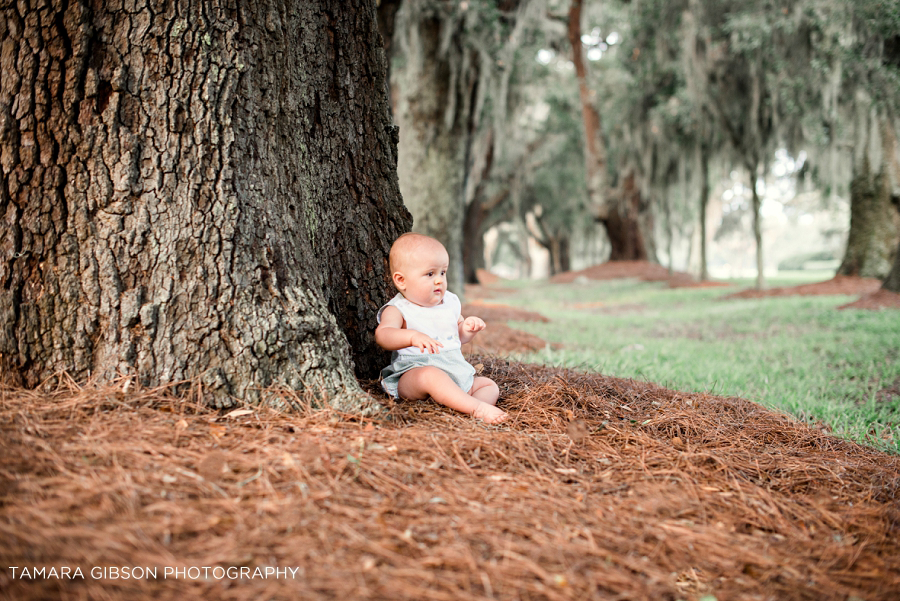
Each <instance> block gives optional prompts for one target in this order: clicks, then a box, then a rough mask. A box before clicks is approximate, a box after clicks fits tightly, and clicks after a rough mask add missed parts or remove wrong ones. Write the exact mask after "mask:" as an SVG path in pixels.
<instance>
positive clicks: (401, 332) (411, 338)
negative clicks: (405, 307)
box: [375, 307, 444, 353]
mask: <svg viewBox="0 0 900 601" xmlns="http://www.w3.org/2000/svg"><path fill="white" fill-rule="evenodd" d="M375 342H376V343H378V346H380V347H381V348H383V349H384V350H386V351H397V350H400V349H402V348H406V347H408V346H417V347H419V348H420V349H422V352H423V353H424V352H426V351H427V352H429V353H439V352H441V351H440V350H439V349H438V347H442V346H444V345H443V344H441V343H440V342H438V341H437V340H434V339H433V338H431V337H430V336H426V335H425V334H423V333H422V332H419V331H418V330H409V329H407V328H404V327H403V314H402V313H400V309H398V308H397V307H385V309H384V311H382V312H381V323H380V324H378V327H377V328H375Z"/></svg>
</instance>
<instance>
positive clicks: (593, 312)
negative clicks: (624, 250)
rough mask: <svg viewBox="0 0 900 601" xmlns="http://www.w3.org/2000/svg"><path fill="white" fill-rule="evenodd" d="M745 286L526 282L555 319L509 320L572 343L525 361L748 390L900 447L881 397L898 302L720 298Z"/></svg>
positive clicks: (889, 403) (897, 370)
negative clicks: (887, 305)
mask: <svg viewBox="0 0 900 601" xmlns="http://www.w3.org/2000/svg"><path fill="white" fill-rule="evenodd" d="M792 282H793V280H784V281H779V282H777V283H778V284H779V285H786V284H791V283H792ZM797 283H799V280H798V282H797ZM741 284H743V282H741ZM520 285H521V284H520ZM737 289H739V286H735V287H732V288H678V289H672V288H668V287H667V286H666V285H665V284H664V283H658V282H642V281H639V280H636V279H620V280H607V281H598V282H594V281H592V282H586V283H572V284H562V285H553V284H538V285H535V286H531V287H526V286H522V287H521V288H520V290H519V293H518V294H515V295H510V296H509V297H508V298H505V299H504V301H505V302H508V303H509V304H510V305H514V306H517V307H521V308H524V309H529V310H533V311H538V312H540V313H542V314H544V315H546V316H547V317H549V318H550V319H551V320H552V321H551V322H549V323H524V322H513V323H512V324H510V325H512V326H513V327H516V328H519V329H522V330H525V331H527V332H530V333H532V334H535V335H537V336H540V337H541V338H543V339H545V340H547V341H548V342H551V343H560V344H562V345H564V346H563V348H559V349H553V348H550V347H548V348H546V349H544V350H542V351H539V352H537V353H533V354H529V355H523V356H521V357H519V358H521V359H522V360H525V361H535V362H540V363H544V364H547V365H555V366H567V367H575V368H579V369H585V370H596V371H599V372H601V373H603V374H606V375H612V376H617V377H625V378H635V379H639V380H648V381H653V382H656V383H658V384H661V385H664V386H667V387H670V388H673V389H676V390H682V391H694V392H711V393H715V394H718V395H724V396H739V397H743V398H747V399H750V400H753V401H756V402H759V403H761V404H763V405H765V406H767V407H772V408H777V409H781V410H784V411H787V412H789V413H791V414H792V415H794V416H796V417H797V418H799V419H802V420H805V421H808V422H809V423H812V424H816V425H818V426H820V427H823V428H827V429H831V430H833V431H834V433H835V434H837V435H840V436H844V437H847V438H850V439H853V440H857V441H861V442H865V443H867V444H870V445H873V446H875V447H878V448H883V449H888V450H892V451H893V452H898V451H900V398H898V397H897V396H893V395H891V394H882V395H881V396H880V397H879V391H883V390H886V389H888V388H889V387H890V386H891V385H892V384H893V383H894V382H896V381H897V380H898V379H900V360H898V355H900V351H898V348H900V316H898V314H897V312H896V311H891V310H884V311H858V310H844V311H839V310H837V307H838V306H840V305H842V304H844V303H847V302H850V301H852V300H854V298H853V297H848V296H787V297H771V298H763V299H743V300H722V297H723V296H725V295H726V294H728V293H730V292H733V291H735V290H737Z"/></svg>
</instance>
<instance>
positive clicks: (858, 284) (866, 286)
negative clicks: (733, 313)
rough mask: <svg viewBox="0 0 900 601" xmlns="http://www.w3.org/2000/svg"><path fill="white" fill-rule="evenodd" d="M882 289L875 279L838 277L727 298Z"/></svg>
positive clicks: (825, 293)
mask: <svg viewBox="0 0 900 601" xmlns="http://www.w3.org/2000/svg"><path fill="white" fill-rule="evenodd" d="M879 288H881V282H880V281H879V280H877V279H875V278H860V277H857V276H849V275H836V276H834V277H833V278H832V279H830V280H827V281H824V282H816V283H814V284H802V285H800V286H783V287H779V288H769V289H767V290H756V289H752V288H751V289H748V290H741V291H740V292H735V293H734V294H729V295H727V296H725V297H724V298H725V299H733V298H765V297H768V296H810V295H840V294H846V295H859V294H866V295H868V294H873V293H875V292H877V291H878V289H879Z"/></svg>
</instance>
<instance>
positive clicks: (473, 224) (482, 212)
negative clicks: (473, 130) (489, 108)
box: [463, 128, 506, 284]
mask: <svg viewBox="0 0 900 601" xmlns="http://www.w3.org/2000/svg"><path fill="white" fill-rule="evenodd" d="M493 167H494V129H493V128H489V129H488V132H487V134H486V135H485V136H484V156H483V157H482V160H481V169H480V172H479V173H477V174H475V176H476V177H477V183H476V184H475V186H474V189H473V191H472V198H471V199H470V200H469V202H468V204H466V215H465V219H464V222H463V278H464V281H465V282H466V283H467V284H477V283H478V270H479V269H484V268H485V261H484V232H485V221H486V220H487V217H488V214H489V213H490V212H491V211H492V210H493V208H494V207H496V206H497V204H499V203H500V202H501V201H502V200H503V198H505V197H506V195H505V194H504V196H503V198H499V199H497V200H496V201H491V200H488V199H486V198H484V194H485V184H487V181H488V179H489V178H490V176H491V170H492V169H493Z"/></svg>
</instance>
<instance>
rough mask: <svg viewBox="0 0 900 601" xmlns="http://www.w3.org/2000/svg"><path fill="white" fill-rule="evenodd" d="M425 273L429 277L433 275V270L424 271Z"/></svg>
mask: <svg viewBox="0 0 900 601" xmlns="http://www.w3.org/2000/svg"><path fill="white" fill-rule="evenodd" d="M425 275H427V276H428V277H431V276H433V275H434V272H433V271H429V272H428V273H426V274H425Z"/></svg>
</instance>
